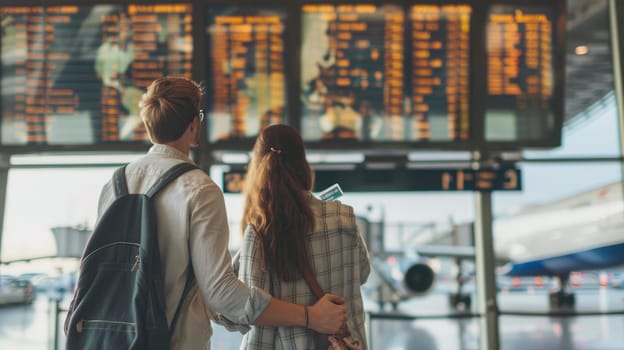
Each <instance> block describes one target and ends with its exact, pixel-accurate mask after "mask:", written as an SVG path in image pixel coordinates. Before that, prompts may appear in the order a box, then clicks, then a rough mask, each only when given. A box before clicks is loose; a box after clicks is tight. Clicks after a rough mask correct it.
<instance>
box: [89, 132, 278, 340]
mask: <svg viewBox="0 0 624 350" xmlns="http://www.w3.org/2000/svg"><path fill="white" fill-rule="evenodd" d="M181 162H188V163H192V161H191V159H189V157H188V156H187V155H185V154H183V153H182V152H180V151H178V150H177V149H175V148H173V147H170V146H167V145H161V144H156V145H154V146H152V148H151V149H150V150H149V152H148V154H147V155H145V156H144V157H142V158H140V159H138V160H136V161H134V162H132V163H130V164H128V166H127V168H126V179H127V182H128V190H129V192H130V193H145V192H147V190H148V189H149V188H150V187H151V186H152V185H153V184H154V182H155V181H156V180H157V179H158V178H159V177H160V176H162V175H163V174H164V173H165V172H166V171H167V170H168V169H169V168H171V167H172V166H174V165H176V164H178V163H181ZM113 199H114V191H113V188H112V184H111V182H109V183H107V184H106V185H105V186H104V188H103V189H102V193H101V195H100V201H99V206H98V218H99V217H101V215H102V214H103V213H104V211H105V210H106V208H108V206H109V205H110V204H111V203H112V201H113ZM155 206H156V213H157V215H156V216H157V221H158V241H159V248H160V258H161V262H162V268H163V275H164V280H165V283H164V285H165V286H164V287H165V296H166V305H167V320H168V321H169V322H171V320H172V319H173V315H174V313H175V309H176V307H177V306H178V302H179V300H180V297H181V295H182V291H183V289H184V284H185V282H186V278H187V266H188V263H189V247H190V256H191V258H192V264H193V270H194V272H195V278H196V282H195V285H194V286H193V288H192V289H191V292H190V293H189V295H188V296H187V297H186V299H185V302H184V304H183V305H182V308H181V310H180V316H179V318H178V322H177V324H176V328H175V330H174V333H173V335H172V338H171V345H172V347H171V348H172V349H181V350H194V349H210V336H211V335H212V328H211V325H210V320H211V319H212V318H213V315H214V313H215V312H218V313H222V314H224V315H227V316H228V317H229V318H230V319H233V320H236V322H238V323H242V324H250V323H252V322H253V321H255V319H256V318H258V316H260V314H261V313H262V312H263V311H264V309H265V308H266V307H267V306H268V304H269V301H270V300H271V296H270V295H269V294H267V293H266V292H264V291H263V290H261V289H258V288H254V287H252V288H249V287H247V286H246V285H245V284H243V283H242V282H241V281H240V280H239V279H238V278H237V277H236V274H235V273H234V271H233V270H232V265H231V256H230V253H229V251H228V240H229V228H228V220H227V215H226V212H225V203H224V199H223V193H222V192H221V190H220V189H219V187H217V185H216V184H215V183H214V182H213V181H212V180H211V179H210V177H209V176H208V175H207V174H206V173H205V172H203V171H201V170H191V171H189V172H187V173H185V174H183V175H181V176H180V177H178V178H177V179H176V180H174V181H173V182H171V183H170V184H169V185H168V186H167V187H165V188H164V189H163V190H161V192H159V193H158V194H157V197H156V202H155Z"/></svg>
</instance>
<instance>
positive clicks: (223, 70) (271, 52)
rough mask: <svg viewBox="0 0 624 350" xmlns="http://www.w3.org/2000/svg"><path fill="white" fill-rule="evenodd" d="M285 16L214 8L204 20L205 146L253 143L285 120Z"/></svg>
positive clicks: (255, 11) (278, 13)
mask: <svg viewBox="0 0 624 350" xmlns="http://www.w3.org/2000/svg"><path fill="white" fill-rule="evenodd" d="M286 29H287V28H286V14H285V12H283V11H279V10H262V9H258V8H244V9H243V8H231V7H229V8H227V9H220V10H219V9H213V10H211V11H210V15H209V19H208V28H207V33H208V61H207V62H209V67H208V69H207V72H208V79H207V81H208V82H209V83H210V86H211V88H210V89H209V96H210V99H209V104H208V105H209V109H208V121H209V124H208V131H209V132H208V134H209V141H210V142H217V143H218V142H228V141H234V142H236V141H237V140H241V139H246V138H255V136H256V135H258V132H259V131H260V130H261V129H262V128H264V127H265V126H267V125H269V124H274V123H283V122H284V120H285V118H286V115H285V114H286V107H287V106H286V101H287V96H286V57H285V54H286V40H285V35H286Z"/></svg>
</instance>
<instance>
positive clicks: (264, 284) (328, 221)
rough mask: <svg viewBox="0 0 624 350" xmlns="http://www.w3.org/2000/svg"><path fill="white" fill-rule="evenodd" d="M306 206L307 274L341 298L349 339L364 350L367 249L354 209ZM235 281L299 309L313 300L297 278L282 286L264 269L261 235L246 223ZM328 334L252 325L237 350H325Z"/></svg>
mask: <svg viewBox="0 0 624 350" xmlns="http://www.w3.org/2000/svg"><path fill="white" fill-rule="evenodd" d="M308 203H310V206H311V208H312V210H313V212H314V214H315V222H314V230H313V232H310V233H309V234H308V235H307V239H308V242H309V243H308V244H309V245H308V247H309V249H310V257H311V263H312V266H311V270H312V272H313V273H314V276H315V277H316V279H317V281H318V283H319V285H320V286H321V289H323V291H324V292H325V293H333V294H336V295H340V296H342V297H344V298H345V300H346V305H347V310H348V311H347V317H348V321H347V322H348V323H347V325H348V327H349V330H350V332H351V337H352V338H353V339H355V340H359V341H360V342H361V343H362V345H363V347H362V348H363V349H367V345H366V333H365V330H364V321H365V316H364V315H365V314H364V306H363V303H362V294H361V292H360V286H361V285H362V284H364V283H365V282H366V279H367V278H368V275H369V273H370V265H369V257H368V251H367V249H366V245H365V244H364V241H363V239H362V237H361V236H360V234H359V232H358V229H357V226H356V224H355V216H354V214H353V208H352V207H350V206H348V205H344V204H342V203H340V202H338V201H333V202H325V201H321V200H318V199H316V198H315V197H314V196H312V195H310V196H309V200H308ZM234 263H235V270H237V271H238V277H239V278H240V279H241V280H243V281H244V282H245V283H246V284H248V285H249V286H253V287H258V288H261V289H263V290H265V291H266V292H270V293H271V294H272V295H273V296H275V297H276V298H279V299H282V300H284V301H288V302H291V303H294V304H300V305H312V304H314V303H315V302H316V301H317V300H316V298H315V297H314V294H313V293H312V291H311V290H310V288H309V287H308V285H307V284H306V282H305V280H303V278H302V279H299V280H297V281H293V282H285V281H282V280H280V279H279V278H277V277H276V276H272V275H271V273H270V272H269V271H267V270H266V269H265V268H264V266H265V265H264V256H263V248H262V240H261V237H260V235H259V234H258V233H257V232H256V231H255V230H254V228H253V227H252V226H251V225H249V226H247V229H246V230H245V237H244V239H243V243H242V247H241V249H240V250H239V252H238V253H237V254H236V256H235V258H234ZM217 319H218V322H219V323H221V324H223V325H225V326H226V327H228V329H230V330H239V331H241V332H243V333H244V332H246V331H247V330H249V327H246V328H245V327H238V326H236V325H233V324H231V323H229V322H227V320H224V319H223V318H221V317H217ZM327 347H328V341H327V335H321V334H318V333H316V332H314V331H312V330H310V329H305V328H303V327H256V326H254V327H251V330H249V332H248V333H247V334H245V336H244V337H243V342H242V344H241V347H240V348H241V349H266V350H269V349H271V350H272V349H327Z"/></svg>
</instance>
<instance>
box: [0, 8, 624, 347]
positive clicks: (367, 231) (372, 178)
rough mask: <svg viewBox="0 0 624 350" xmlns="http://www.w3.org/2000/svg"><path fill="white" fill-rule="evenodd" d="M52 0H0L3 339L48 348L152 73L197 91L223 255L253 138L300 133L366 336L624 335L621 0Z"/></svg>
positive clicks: (465, 340) (428, 343) (511, 343)
mask: <svg viewBox="0 0 624 350" xmlns="http://www.w3.org/2000/svg"><path fill="white" fill-rule="evenodd" d="M67 3H68V2H67V1H61V0H46V1H41V0H32V1H31V0H2V2H0V66H1V70H0V97H1V98H0V218H1V220H0V349H23V350H48V349H55V350H56V349H64V348H65V334H64V332H63V322H64V320H65V317H66V314H67V310H68V307H69V303H70V301H71V298H72V295H73V293H74V291H75V287H76V284H77V281H78V279H79V273H78V272H79V269H80V259H81V256H82V252H83V249H84V247H85V244H86V242H87V241H88V239H89V237H90V235H91V233H92V232H93V229H94V226H95V224H96V219H97V205H98V197H99V194H100V191H101V189H102V186H103V185H104V184H105V183H106V182H107V181H108V180H109V179H110V178H111V176H112V174H113V172H114V171H115V169H117V168H118V167H120V166H122V165H124V164H126V163H128V162H131V161H133V160H135V159H138V158H139V157H141V156H142V155H144V154H145V152H147V151H148V149H149V148H150V146H151V143H150V142H149V138H148V136H147V133H146V130H145V126H144V125H143V122H142V120H141V117H140V116H139V101H140V100H141V96H142V95H143V93H144V92H145V90H146V88H147V86H148V85H149V84H150V83H151V82H152V81H154V80H155V79H157V78H160V77H163V76H180V77H185V78H188V79H192V80H194V81H196V82H198V83H199V84H200V85H201V87H202V90H203V92H204V94H203V100H202V110H201V113H202V115H203V116H204V119H203V121H202V124H201V125H202V132H201V137H200V141H199V147H198V148H196V149H193V150H192V151H191V158H192V159H193V160H194V161H195V162H196V163H197V164H198V165H199V166H200V167H201V168H203V169H204V170H205V171H206V172H207V173H208V174H209V175H210V177H211V178H212V180H213V181H214V182H215V183H216V184H217V185H218V186H219V187H220V188H221V190H222V191H223V193H224V198H225V205H226V210H227V215H228V222H229V226H230V227H229V235H230V238H229V248H230V252H231V254H235V253H236V252H237V250H238V248H239V247H240V246H241V242H242V238H241V234H240V231H241V230H240V225H241V219H242V215H243V205H244V202H243V194H242V193H241V188H242V183H243V181H244V180H245V172H246V165H247V164H248V162H249V160H250V156H251V153H250V151H251V148H252V147H253V144H254V141H255V139H256V136H257V135H258V134H259V132H260V131H261V130H262V129H263V128H264V127H266V126H268V125H272V124H288V125H291V126H293V127H294V128H295V129H297V130H298V131H299V132H300V134H301V136H302V138H303V140H304V142H305V146H306V149H307V156H308V161H309V162H310V164H311V166H312V168H313V171H314V174H315V183H314V189H313V192H314V194H315V195H316V196H318V197H319V198H322V199H323V200H328V201H329V200H339V201H341V202H342V203H344V204H347V205H350V206H352V207H353V209H354V212H355V214H356V217H357V220H356V222H357V226H358V229H359V232H360V234H361V235H362V237H363V239H364V241H365V242H366V245H367V247H368V251H369V256H370V265H371V274H370V276H369V278H368V280H367V281H366V283H365V284H363V285H362V286H361V293H362V297H363V301H364V308H365V311H366V317H365V319H366V332H367V334H366V336H367V339H366V342H367V344H368V348H369V349H373V350H460V349H461V350H468V349H470V350H473V349H474V350H498V349H502V350H622V349H624V198H623V195H624V188H623V186H622V184H623V181H624V168H623V165H624V164H623V162H624V156H623V153H622V151H623V148H622V146H623V145H624V141H623V140H624V138H623V137H624V135H623V132H624V84H623V82H624V1H618V0H523V1H520V0H518V1H515V0H458V1H433V0H429V1H424V0H402V1H399V0H375V1H370V0H360V1H357V0H272V1H268V0H255V1H254V0H241V1H223V0H169V1H167V0H151V1H148V0H136V1H131V0H113V1H105V0H75V1H72V2H71V5H68V4H67ZM223 234H228V232H224V233H223ZM213 331H214V334H213V336H212V338H211V349H216V350H229V349H238V348H239V346H240V344H241V339H242V335H241V334H240V333H237V332H230V331H228V330H227V329H225V328H223V327H222V326H220V325H217V324H213Z"/></svg>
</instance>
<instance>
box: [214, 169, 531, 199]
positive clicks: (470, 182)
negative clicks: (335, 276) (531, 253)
mask: <svg viewBox="0 0 624 350" xmlns="http://www.w3.org/2000/svg"><path fill="white" fill-rule="evenodd" d="M314 179H315V180H314V191H315V192H321V191H324V190H326V189H327V188H331V187H332V186H335V185H336V184H338V185H339V187H338V188H339V189H340V194H342V191H344V192H346V193H349V192H375V191H382V192H383V191H482V192H489V191H521V190H522V172H521V170H520V169H516V168H512V167H504V168H497V169H478V170H475V169H470V168H466V169H463V168H462V169H405V168H398V169H367V168H365V167H355V168H349V169H322V168H318V169H316V168H315V169H314ZM244 181H245V172H244V171H243V170H231V171H227V172H225V173H224V174H223V191H224V192H225V193H238V192H241V190H242V188H243V182H244ZM321 193H322V192H321Z"/></svg>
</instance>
